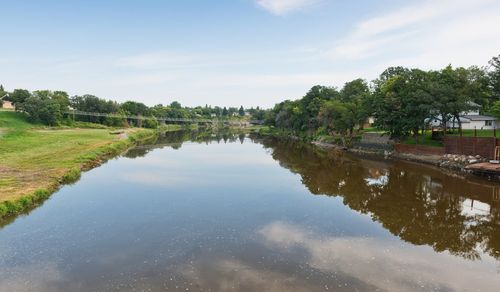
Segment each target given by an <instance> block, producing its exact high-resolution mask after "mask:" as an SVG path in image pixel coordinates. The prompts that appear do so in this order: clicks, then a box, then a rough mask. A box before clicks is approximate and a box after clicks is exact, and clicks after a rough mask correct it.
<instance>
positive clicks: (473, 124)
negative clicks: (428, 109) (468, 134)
mask: <svg viewBox="0 0 500 292" xmlns="http://www.w3.org/2000/svg"><path fill="white" fill-rule="evenodd" d="M469 106H470V107H471V110H469V111H466V112H463V113H461V114H460V122H461V124H462V129H464V130H474V129H477V130H493V129H494V128H495V129H499V128H500V121H499V120H497V118H495V117H491V116H485V115H480V114H479V110H480V109H481V106H480V105H479V104H477V103H474V102H472V101H471V102H469ZM430 124H431V126H434V127H438V126H441V117H440V116H439V117H437V118H436V119H434V120H432V121H430ZM446 127H447V128H455V129H456V128H458V121H457V120H454V119H452V120H450V121H448V123H447V125H446Z"/></svg>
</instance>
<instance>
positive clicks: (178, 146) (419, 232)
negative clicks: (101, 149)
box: [0, 132, 500, 292]
mask: <svg viewBox="0 0 500 292" xmlns="http://www.w3.org/2000/svg"><path fill="white" fill-rule="evenodd" d="M499 287H500V186H499V185H497V184H494V183H490V182H488V181H484V180H479V179H474V178H468V179H464V178H460V177H456V176H453V175H450V174H445V173H443V172H441V171H440V170H438V169H435V168H432V167H427V166H421V165H417V164H412V163H407V162H402V161H390V160H382V159H376V158H373V159H369V158H366V157H365V158H362V157H357V156H353V155H349V154H345V153H342V152H336V151H324V150H321V149H318V148H314V147H312V146H308V145H304V144H301V143H297V142H290V141H283V140H276V139H271V138H257V137H253V136H252V137H250V136H248V135H244V134H229V133H226V134H209V133H195V132H174V133H167V134H166V135H165V136H162V137H160V138H159V139H158V141H156V142H155V143H154V144H152V145H143V146H139V147H137V148H135V149H132V150H131V151H129V152H128V153H127V154H125V155H123V156H121V157H118V158H116V159H113V160H110V161H108V162H107V163H106V164H104V165H102V166H101V167H98V168H96V169H93V170H91V171H89V172H86V173H84V174H83V176H82V178H81V179H80V180H79V181H78V182H77V183H75V184H74V185H69V186H65V187H63V188H62V189H61V190H60V191H58V192H57V193H55V194H54V195H52V197H51V198H50V199H48V200H47V201H46V202H45V203H44V204H43V205H42V206H40V207H38V208H36V209H34V210H33V211H31V212H30V213H29V214H26V215H23V216H20V217H18V218H16V219H15V220H13V221H11V222H9V223H7V224H5V225H4V226H3V227H2V228H1V229H0V291H42V292H43V291H51V292H52V291H112V290H124V291H457V290H460V291H499V290H498V289H499Z"/></svg>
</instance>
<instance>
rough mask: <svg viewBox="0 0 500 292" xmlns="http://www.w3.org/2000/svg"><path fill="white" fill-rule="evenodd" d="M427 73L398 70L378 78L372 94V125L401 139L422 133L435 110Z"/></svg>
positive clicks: (390, 70)
mask: <svg viewBox="0 0 500 292" xmlns="http://www.w3.org/2000/svg"><path fill="white" fill-rule="evenodd" d="M429 80H430V76H429V73H428V72H425V71H422V70H418V69H412V70H410V69H406V68H402V67H396V68H389V69H388V70H386V71H384V73H382V74H381V76H380V78H379V79H378V80H376V81H375V82H374V83H375V84H376V88H375V92H374V106H375V118H376V125H377V126H378V127H380V128H382V129H384V130H387V131H388V132H389V133H390V135H391V137H393V138H399V139H402V138H404V137H407V136H410V135H412V134H413V135H414V136H415V137H417V136H418V134H419V131H420V130H423V129H425V127H426V122H427V121H428V120H429V118H430V117H431V116H432V110H433V108H434V106H435V103H434V99H433V97H432V95H431V94H430V93H429V88H428V86H429Z"/></svg>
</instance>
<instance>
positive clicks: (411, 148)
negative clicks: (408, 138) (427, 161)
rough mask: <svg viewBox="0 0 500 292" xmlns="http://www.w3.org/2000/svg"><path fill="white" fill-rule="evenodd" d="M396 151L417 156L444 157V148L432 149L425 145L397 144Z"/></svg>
mask: <svg viewBox="0 0 500 292" xmlns="http://www.w3.org/2000/svg"><path fill="white" fill-rule="evenodd" d="M394 150H396V152H398V153H407V154H415V155H444V154H445V151H444V147H431V146H423V145H407V144H395V145H394Z"/></svg>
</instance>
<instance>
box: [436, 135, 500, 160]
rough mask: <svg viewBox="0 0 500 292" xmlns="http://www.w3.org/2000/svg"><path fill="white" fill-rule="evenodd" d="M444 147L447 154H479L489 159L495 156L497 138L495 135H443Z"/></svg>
mask: <svg viewBox="0 0 500 292" xmlns="http://www.w3.org/2000/svg"><path fill="white" fill-rule="evenodd" d="M443 142H444V149H445V152H446V153H449V154H461V155H474V156H475V155H480V156H482V157H486V158H489V159H494V158H495V147H496V146H497V143H498V139H497V138H495V137H459V136H445V137H444V139H443Z"/></svg>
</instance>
